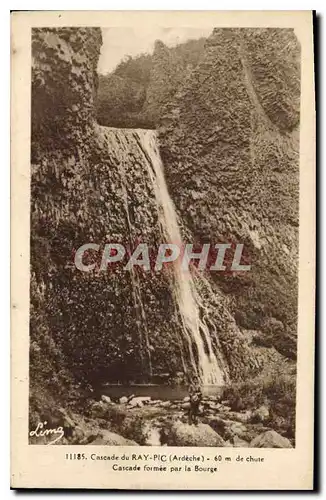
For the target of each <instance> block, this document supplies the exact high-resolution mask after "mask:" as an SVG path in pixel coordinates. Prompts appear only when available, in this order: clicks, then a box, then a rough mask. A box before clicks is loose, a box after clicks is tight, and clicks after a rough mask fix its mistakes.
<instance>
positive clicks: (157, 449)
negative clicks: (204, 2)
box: [11, 11, 315, 490]
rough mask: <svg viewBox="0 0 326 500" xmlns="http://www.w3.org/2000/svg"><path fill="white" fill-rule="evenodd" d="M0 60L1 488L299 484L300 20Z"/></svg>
mask: <svg viewBox="0 0 326 500" xmlns="http://www.w3.org/2000/svg"><path fill="white" fill-rule="evenodd" d="M11 47H12V56H11V57H12V92H11V99H12V122H11V137H12V165H11V170H12V196H11V198H12V296H11V308H12V311H11V314H12V353H11V354H12V386H11V387H12V389H11V390H12V409H11V439H12V447H11V450H12V456H11V485H12V487H13V488H91V489H158V490H162V489H180V490H182V489H187V490H228V489H232V490H290V489H294V490H309V489H312V488H313V415H314V401H313V394H314V385H313V380H314V304H315V296H314V285H315V282H314V276H315V95H314V57H313V17H312V12H311V11H292V12H290V11H288V12H286V11H284V12H277V11H273V12H264V11H256V12H252V11H251V12H250V11H248V12H246V11H241V12H240V11H239V12H223V11H219V12H218V11H215V12H207V11H206V12H204V11H203V12H201V11H198V12H182V11H178V12H169V11H165V12H163V11H160V12H159V11H157V12H155V11H151V12H140V11H138V12H137V11H132V12H127V11H123V12H122V11H121V12H118V11H115V12H110V11H105V12H95V11H89V12H86V11H85V12H77V11H76V12H72V11H65V12H54V11H53V12H46V11H43V12H14V13H13V14H12V45H11ZM136 448H137V449H136Z"/></svg>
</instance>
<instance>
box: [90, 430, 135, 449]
mask: <svg viewBox="0 0 326 500" xmlns="http://www.w3.org/2000/svg"><path fill="white" fill-rule="evenodd" d="M88 444H91V445H109V446H138V444H137V443H136V441H132V440H131V439H126V438H124V437H123V436H120V434H116V433H115V432H111V431H105V430H101V431H100V432H99V433H98V435H97V436H96V438H95V439H94V441H91V442H89V443H88Z"/></svg>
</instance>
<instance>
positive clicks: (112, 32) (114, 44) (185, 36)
mask: <svg viewBox="0 0 326 500" xmlns="http://www.w3.org/2000/svg"><path fill="white" fill-rule="evenodd" d="M212 31H213V27H212V28H162V27H160V26H153V25H151V26H142V28H141V30H140V29H139V27H138V28H122V27H118V28H102V37H103V45H102V48H101V55H100V60H99V64H98V71H99V72H100V73H102V74H106V73H108V72H110V71H112V70H113V69H114V68H115V67H116V66H117V65H118V64H119V62H120V61H121V60H122V59H123V58H124V57H125V56H128V55H130V56H136V55H138V54H141V53H143V52H147V53H151V52H152V51H153V47H154V42H155V40H162V42H164V43H165V44H166V45H168V46H169V47H171V46H173V45H177V44H178V43H182V42H185V41H186V40H190V39H196V38H200V37H202V36H208V35H210V33H211V32H212Z"/></svg>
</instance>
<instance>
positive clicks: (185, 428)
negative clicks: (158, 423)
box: [165, 421, 225, 447]
mask: <svg viewBox="0 0 326 500" xmlns="http://www.w3.org/2000/svg"><path fill="white" fill-rule="evenodd" d="M165 436H166V444H168V445H169V446H218V447H224V446H225V441H224V439H222V438H221V436H220V435H219V434H217V432H215V431H214V430H213V429H212V428H211V427H210V426H209V425H207V424H202V423H200V424H198V425H189V424H186V423H182V422H180V421H178V422H175V423H174V424H173V425H172V426H171V428H170V429H168V430H167V432H165Z"/></svg>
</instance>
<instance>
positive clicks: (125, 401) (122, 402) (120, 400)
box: [119, 396, 128, 405]
mask: <svg viewBox="0 0 326 500" xmlns="http://www.w3.org/2000/svg"><path fill="white" fill-rule="evenodd" d="M119 403H120V404H121V405H124V404H126V403H128V398H127V396H122V397H121V398H120V399H119Z"/></svg>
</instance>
